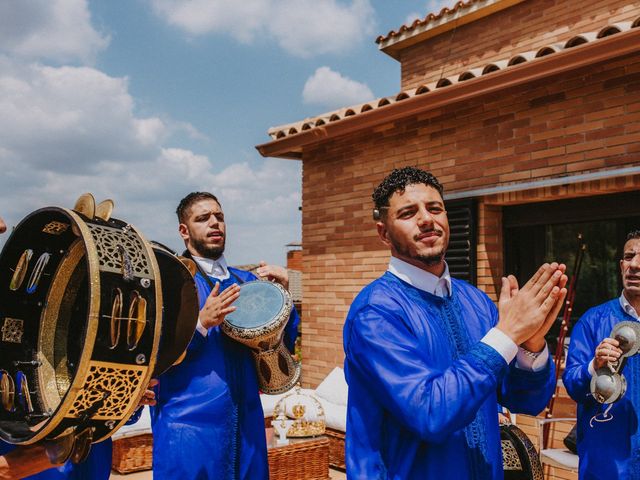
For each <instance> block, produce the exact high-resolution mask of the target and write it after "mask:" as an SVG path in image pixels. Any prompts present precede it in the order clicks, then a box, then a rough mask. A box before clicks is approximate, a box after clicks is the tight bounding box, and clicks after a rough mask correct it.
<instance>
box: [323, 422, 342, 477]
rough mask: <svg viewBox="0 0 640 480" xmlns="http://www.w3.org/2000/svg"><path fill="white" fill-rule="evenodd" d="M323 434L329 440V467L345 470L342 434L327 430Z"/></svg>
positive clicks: (337, 431) (331, 429)
mask: <svg viewBox="0 0 640 480" xmlns="http://www.w3.org/2000/svg"><path fill="white" fill-rule="evenodd" d="M324 434H325V435H326V436H327V437H328V438H329V465H331V466H332V467H334V468H339V469H340V470H345V469H346V468H347V467H346V465H345V463H344V432H340V431H339V430H334V429H333V428H327V429H326V431H325V432H324Z"/></svg>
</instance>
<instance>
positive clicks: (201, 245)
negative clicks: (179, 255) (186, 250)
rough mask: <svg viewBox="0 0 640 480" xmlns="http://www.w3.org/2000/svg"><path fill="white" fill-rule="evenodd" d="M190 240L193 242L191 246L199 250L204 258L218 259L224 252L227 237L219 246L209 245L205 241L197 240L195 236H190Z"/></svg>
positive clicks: (199, 254) (199, 253)
mask: <svg viewBox="0 0 640 480" xmlns="http://www.w3.org/2000/svg"><path fill="white" fill-rule="evenodd" d="M189 241H190V243H191V247H193V249H194V250H195V251H196V252H198V256H200V257H202V258H210V259H212V260H217V259H218V258H220V255H222V254H223V253H224V246H225V243H226V238H225V239H223V242H222V245H219V246H211V245H207V244H206V243H205V242H204V241H201V240H196V239H194V238H193V237H192V238H190V239H189Z"/></svg>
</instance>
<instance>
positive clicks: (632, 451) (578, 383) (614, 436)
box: [562, 230, 640, 480]
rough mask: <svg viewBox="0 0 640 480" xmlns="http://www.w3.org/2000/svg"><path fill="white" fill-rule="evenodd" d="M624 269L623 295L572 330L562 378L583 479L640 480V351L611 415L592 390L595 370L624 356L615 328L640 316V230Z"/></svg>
mask: <svg viewBox="0 0 640 480" xmlns="http://www.w3.org/2000/svg"><path fill="white" fill-rule="evenodd" d="M620 273H621V276H622V293H621V294H620V296H619V297H618V298H614V299H612V300H609V301H608V302H605V303H603V304H601V305H598V306H596V307H593V308H591V309H589V310H588V311H587V312H585V314H584V315H582V317H580V320H578V323H576V325H575V327H574V328H573V332H571V343H570V344H569V353H568V355H567V367H566V369H565V372H564V375H563V377H562V380H563V382H564V385H565V387H567V392H569V395H570V396H571V398H573V399H574V400H575V401H576V402H577V403H578V432H577V440H578V441H577V443H578V457H579V459H580V463H579V468H578V471H579V476H580V479H581V480H588V479H599V478H606V479H607V480H617V479H623V478H640V432H638V415H640V355H634V356H631V357H628V358H627V360H626V361H627V363H626V366H625V369H624V376H625V378H626V379H627V392H626V394H625V395H624V397H622V399H621V400H620V401H618V402H615V403H613V405H612V407H611V410H609V411H608V413H607V415H606V416H603V413H604V410H605V409H606V408H607V407H608V406H609V405H601V404H600V403H598V402H597V401H596V400H595V399H594V398H593V396H592V395H591V389H590V384H591V378H592V376H593V375H595V374H596V370H598V369H600V368H605V367H607V364H608V363H609V362H616V361H617V360H619V359H620V356H621V354H622V350H621V349H620V343H619V342H618V341H617V340H616V339H614V338H609V335H610V334H611V331H612V330H613V327H614V326H615V325H616V324H617V323H620V322H624V321H627V322H637V321H639V320H640V317H639V316H638V315H639V314H640V230H635V231H632V232H630V233H629V234H628V235H627V240H626V242H625V244H624V248H623V251H622V259H621V260H620ZM607 370H608V368H607ZM594 418H595V419H599V420H601V421H593V419H594Z"/></svg>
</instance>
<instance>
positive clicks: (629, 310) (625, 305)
mask: <svg viewBox="0 0 640 480" xmlns="http://www.w3.org/2000/svg"><path fill="white" fill-rule="evenodd" d="M619 300H620V306H621V307H622V310H624V311H625V313H626V314H627V315H631V316H632V317H633V318H635V319H636V320H640V317H639V316H638V312H636V309H635V308H633V305H631V304H630V303H629V300H627V297H625V296H624V291H623V292H622V294H621V295H620V298H619Z"/></svg>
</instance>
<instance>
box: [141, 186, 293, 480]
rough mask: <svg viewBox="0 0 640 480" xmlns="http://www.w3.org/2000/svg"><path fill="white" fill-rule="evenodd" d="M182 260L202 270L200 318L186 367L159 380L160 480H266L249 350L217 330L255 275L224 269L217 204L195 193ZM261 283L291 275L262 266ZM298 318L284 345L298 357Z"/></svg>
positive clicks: (183, 207)
mask: <svg viewBox="0 0 640 480" xmlns="http://www.w3.org/2000/svg"><path fill="white" fill-rule="evenodd" d="M176 213H177V215H178V221H179V226H178V231H179V233H180V236H181V237H182V239H183V240H184V243H185V246H186V251H185V253H184V255H185V256H188V257H191V258H192V259H193V260H194V261H195V262H196V263H197V265H198V270H199V271H198V273H197V274H196V277H195V280H196V286H197V289H198V297H199V300H200V315H199V318H198V325H197V331H196V332H195V334H194V336H193V339H192V340H191V343H190V344H189V347H188V348H187V352H186V356H185V358H184V360H183V361H182V363H180V364H178V365H176V366H174V367H173V368H171V369H169V370H168V371H167V372H166V373H164V374H163V375H161V376H160V378H159V380H160V383H159V388H158V393H157V406H156V408H155V409H153V410H152V428H153V436H154V439H153V441H154V445H153V447H154V448H153V471H154V478H156V479H161V480H162V479H178V478H180V479H182V478H184V479H214V478H215V479H219V480H239V479H247V480H248V479H251V480H268V478H269V467H268V463H267V446H266V437H265V429H264V414H263V411H262V405H261V403H260V398H259V394H258V393H259V392H258V381H257V374H256V369H255V364H254V361H253V358H252V356H251V351H250V350H249V348H248V347H246V346H244V345H242V344H240V343H238V342H236V341H234V340H232V339H230V338H229V337H227V336H225V335H224V334H223V333H222V331H221V330H220V327H219V326H220V324H221V323H222V322H223V321H224V318H225V316H226V315H227V314H228V313H230V312H232V311H234V310H235V307H234V306H233V302H234V301H235V300H236V299H237V298H238V297H239V295H240V287H239V285H240V284H242V283H244V282H247V281H251V280H256V279H257V278H258V277H256V276H255V275H254V274H252V273H250V272H246V271H243V270H238V269H236V268H233V267H230V266H228V265H227V262H226V259H225V257H224V249H225V244H226V238H227V230H226V223H225V217H224V212H223V211H222V206H221V204H220V202H219V201H218V199H217V198H216V197H215V196H214V195H213V194H211V193H208V192H193V193H190V194H189V195H187V196H186V197H185V198H183V199H182V200H181V201H180V204H179V205H178V208H177V210H176ZM257 273H258V275H259V276H260V277H261V278H266V279H270V280H275V281H277V282H279V283H281V284H282V285H283V286H284V287H285V288H286V287H287V286H288V273H287V271H286V269H284V268H282V267H278V266H270V265H265V264H264V263H261V267H260V268H258V270H257ZM299 321H300V319H299V317H298V314H297V313H296V311H295V310H293V311H292V313H291V316H290V317H289V321H288V324H287V326H286V328H285V332H284V342H285V345H286V346H287V347H288V348H289V350H290V351H293V347H294V343H295V339H296V336H297V331H298V323H299Z"/></svg>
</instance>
